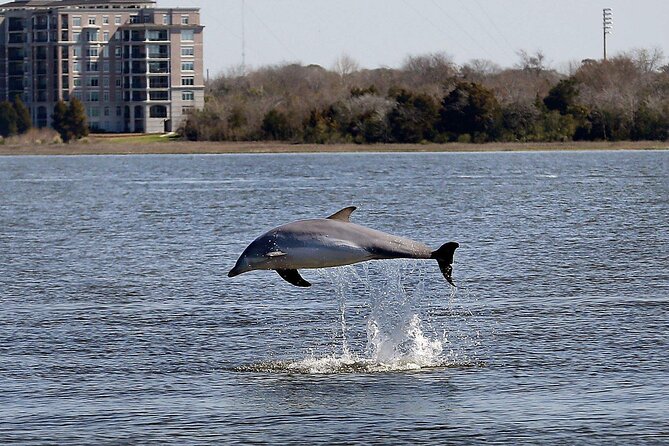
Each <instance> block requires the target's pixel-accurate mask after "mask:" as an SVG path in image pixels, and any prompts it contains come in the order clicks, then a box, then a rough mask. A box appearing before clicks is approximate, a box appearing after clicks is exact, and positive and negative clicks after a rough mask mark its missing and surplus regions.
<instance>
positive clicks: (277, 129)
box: [261, 109, 294, 141]
mask: <svg viewBox="0 0 669 446" xmlns="http://www.w3.org/2000/svg"><path fill="white" fill-rule="evenodd" d="M261 129H262V131H263V133H264V135H265V137H266V138H270V139H273V140H277V141H285V140H289V139H291V138H292V137H293V133H294V132H293V129H292V127H291V126H290V122H289V121H288V117H287V116H286V114H285V113H283V112H281V111H279V110H276V109H272V110H270V111H268V112H267V114H266V115H265V118H264V119H263V121H262V127H261Z"/></svg>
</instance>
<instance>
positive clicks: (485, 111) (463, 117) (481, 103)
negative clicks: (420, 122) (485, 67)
mask: <svg viewBox="0 0 669 446" xmlns="http://www.w3.org/2000/svg"><path fill="white" fill-rule="evenodd" d="M439 115H440V119H439V126H438V127H439V130H440V131H442V132H446V133H450V134H451V136H453V135H455V136H456V137H457V136H460V135H464V134H469V135H471V136H472V137H473V138H474V140H475V141H490V140H492V139H494V137H495V136H496V135H495V132H496V126H497V122H498V120H499V118H500V107H499V103H498V102H497V99H496V98H495V95H494V94H493V93H492V91H490V90H488V89H487V88H485V87H484V86H482V85H479V84H475V83H472V82H460V83H458V84H457V85H456V86H455V89H453V91H451V92H450V93H449V94H448V95H446V96H445V97H444V99H443V100H442V103H441V110H439ZM451 139H454V138H451Z"/></svg>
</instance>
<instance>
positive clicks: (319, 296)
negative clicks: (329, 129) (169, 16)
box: [0, 152, 669, 445]
mask: <svg viewBox="0 0 669 446" xmlns="http://www.w3.org/2000/svg"><path fill="white" fill-rule="evenodd" d="M668 178H669V153H668V152H615V153H614V152H611V153H605V152H596V153H595V152H591V153H588V152H583V153H578V152H577V153H488V154H337V155H318V154H315V155H238V156H237V155H232V156H129V157H115V156H110V157H107V156H96V157H5V158H0V265H1V267H0V268H1V270H0V305H1V311H0V444H2V445H7V444H44V445H69V444H77V445H79V444H82V445H83V444H141V445H145V444H161V445H188V444H250V443H253V444H259V443H265V444H287V443H288V444H290V443H294V444H314V443H329V444H354V443H362V444H377V443H378V444H425V443H433V444H444V443H466V444H476V443H485V444H502V443H503V444H509V443H511V444H519V443H530V444H575V443H576V444H578V443H581V444H661V443H665V444H666V443H669V272H668V270H667V267H668V265H669V231H668V230H667V228H668V227H669V179H668ZM349 205H356V206H358V207H359V209H358V211H356V212H355V213H354V214H353V217H352V219H353V220H354V221H355V222H357V223H360V224H363V225H366V226H370V227H373V228H375V229H379V230H383V231H386V232H390V233H394V234H398V235H402V236H407V237H411V238H413V239H415V240H419V241H422V242H425V243H427V244H429V245H431V246H434V247H435V248H436V247H438V246H439V245H441V244H442V243H444V242H446V241H451V240H453V241H458V242H459V243H460V245H461V247H460V249H459V250H458V251H457V253H456V259H455V264H454V279H455V281H456V283H457V284H458V288H457V290H454V289H452V288H451V287H449V286H448V284H447V283H446V282H445V281H444V279H443V277H442V276H441V274H440V273H439V270H438V267H437V265H436V263H435V262H432V261H412V260H402V261H383V262H370V263H367V264H363V265H357V266H352V267H345V268H337V269H331V270H322V271H303V275H304V276H305V278H306V279H307V280H309V281H311V282H312V283H313V284H314V286H313V287H311V288H310V289H299V288H295V287H292V286H290V285H289V284H287V283H286V282H284V281H283V280H281V278H280V277H279V276H278V275H277V274H275V273H274V272H271V271H264V272H252V273H249V274H245V275H242V276H239V277H236V278H234V279H229V278H227V277H226V273H227V271H228V270H229V269H230V268H231V267H232V266H233V265H234V262H235V260H236V258H237V256H238V255H239V253H241V251H242V250H243V249H244V247H245V246H246V245H247V244H248V243H249V242H250V241H252V240H253V239H254V238H255V237H256V236H258V235H260V234H261V233H263V232H264V231H265V230H267V229H270V228H271V227H273V226H275V225H278V224H281V223H285V222H288V221H292V220H295V219H300V218H312V217H321V216H322V217H324V216H327V215H329V214H331V213H333V212H335V211H337V210H338V209H340V208H343V207H345V206H349Z"/></svg>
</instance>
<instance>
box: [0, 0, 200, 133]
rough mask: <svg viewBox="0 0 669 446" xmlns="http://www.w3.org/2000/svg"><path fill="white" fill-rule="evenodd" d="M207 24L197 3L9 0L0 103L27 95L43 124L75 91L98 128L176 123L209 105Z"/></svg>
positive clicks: (2, 21) (1, 43) (0, 55)
mask: <svg viewBox="0 0 669 446" xmlns="http://www.w3.org/2000/svg"><path fill="white" fill-rule="evenodd" d="M203 29H204V27H203V26H202V25H201V24H200V12H199V9H198V8H159V7H158V6H157V5H156V2H155V1H132V0H107V1H104V0H97V1H96V0H78V1H75V0H56V1H48V0H17V1H14V2H11V3H6V4H3V5H0V100H6V99H7V100H11V99H12V98H14V97H16V96H17V95H18V96H20V97H21V98H22V99H23V101H24V102H25V103H26V105H27V106H28V108H29V109H30V111H31V114H32V117H33V123H34V125H36V126H39V127H46V126H49V125H50V122H51V114H52V113H53V109H54V106H55V105H56V103H57V102H58V101H59V100H65V101H68V100H69V99H70V98H72V97H76V98H78V99H79V100H81V101H82V102H83V104H84V106H85V108H86V113H87V115H88V122H89V126H90V127H91V130H92V131H94V132H95V131H104V132H119V133H121V132H132V133H162V132H169V131H173V130H176V129H177V128H178V127H179V125H180V124H181V123H182V122H183V120H184V118H185V117H186V116H187V115H188V114H189V113H191V112H192V111H193V110H195V109H199V108H202V107H203V106H204V68H203V67H204V65H203V44H202V33H203Z"/></svg>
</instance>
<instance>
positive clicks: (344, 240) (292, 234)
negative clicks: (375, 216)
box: [270, 219, 432, 261]
mask: <svg viewBox="0 0 669 446" xmlns="http://www.w3.org/2000/svg"><path fill="white" fill-rule="evenodd" d="M270 233H274V234H275V235H276V237H277V244H278V245H279V246H280V245H281V244H283V243H286V242H288V243H296V242H297V243H305V244H306V243H312V242H313V243H320V244H322V245H323V246H330V247H337V246H348V247H351V248H352V249H355V248H356V247H357V248H358V249H360V250H364V251H366V253H367V254H368V256H367V258H366V259H361V260H360V261H363V260H371V259H396V258H413V259H429V258H430V257H431V255H432V249H430V247H428V246H427V245H425V244H423V243H419V242H416V241H414V240H411V239H408V238H404V237H399V236H396V235H392V234H387V233H385V232H382V231H377V230H375V229H370V228H367V227H365V226H360V225H357V224H355V223H350V222H345V221H340V220H329V219H314V220H301V221H296V222H293V223H288V224H286V225H283V226H279V227H278V228H276V229H274V230H272V231H270ZM282 242H283V243H282Z"/></svg>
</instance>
